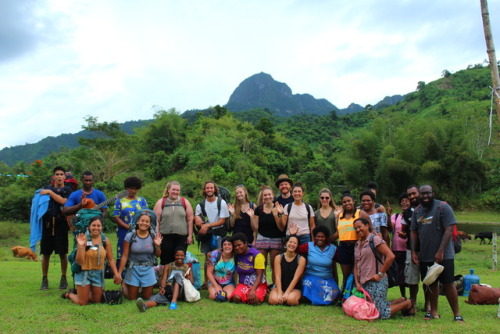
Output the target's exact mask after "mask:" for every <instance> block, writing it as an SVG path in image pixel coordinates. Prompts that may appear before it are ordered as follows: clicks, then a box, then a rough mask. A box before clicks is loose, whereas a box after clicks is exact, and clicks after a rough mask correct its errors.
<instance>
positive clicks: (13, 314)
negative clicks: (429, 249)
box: [0, 222, 500, 334]
mask: <svg viewBox="0 0 500 334" xmlns="http://www.w3.org/2000/svg"><path fill="white" fill-rule="evenodd" d="M28 228H29V227H28V226H27V225H26V224H11V223H5V222H4V223H0V283H1V289H0V314H1V319H2V321H1V323H2V326H1V331H2V332H3V333H33V332H36V333H48V332H50V333H53V332H55V333H77V332H87V333H102V332H111V333H160V332H170V333H193V332H201V333H204V332H205V333H227V332H258V333H275V332H277V333H289V332H299V333H306V332H307V333H348V332H350V333H361V332H362V333H382V332H390V333H426V334H427V333H442V332H446V333H464V332H469V333H498V332H499V328H500V327H499V326H500V319H498V318H497V316H496V314H497V309H498V306H496V305H487V306H475V305H468V304H466V303H465V302H464V300H465V299H466V297H459V299H460V307H461V311H462V314H463V316H464V318H465V321H466V323H465V324H457V323H453V322H452V321H451V318H452V313H451V310H450V308H449V306H448V303H447V301H446V298H445V297H444V296H441V297H440V299H439V306H440V307H439V312H440V314H441V315H442V317H443V318H442V319H440V320H433V321H431V322H426V321H424V320H423V316H424V313H423V311H422V307H423V293H419V298H418V302H417V306H418V309H419V312H418V313H417V316H416V317H414V318H404V317H402V316H399V315H398V316H396V317H395V318H393V319H390V320H384V321H376V322H373V323H368V322H362V321H357V320H354V319H352V318H349V317H347V316H345V315H344V314H343V312H342V309H341V308H339V307H336V306H328V307H317V306H311V305H300V306H298V307H285V306H269V305H267V304H264V305H260V306H248V305H233V304H229V303H225V304H219V303H216V302H213V301H210V300H208V299H207V298H206V291H202V300H200V301H199V302H197V303H194V304H187V303H180V304H179V309H178V310H176V311H170V310H168V309H167V308H166V307H156V308H154V309H150V310H148V311H147V312H146V313H140V312H138V310H137V308H136V306H135V302H134V301H124V303H123V304H122V305H115V306H110V305H105V304H99V305H89V306H83V307H82V306H77V305H74V304H72V303H71V302H70V301H69V300H63V299H61V298H60V295H61V291H59V290H57V288H56V287H57V285H58V282H59V275H60V271H59V263H58V260H57V259H55V257H54V256H53V259H55V261H54V260H52V259H51V265H50V273H49V281H50V286H51V289H50V290H48V291H40V290H39V287H40V282H41V264H40V262H33V261H28V260H26V259H15V258H13V257H12V254H11V251H10V247H12V246H14V245H23V246H26V245H28V238H29V235H28V233H29V231H28ZM13 231H16V232H13ZM5 233H10V234H16V235H17V237H10V238H5ZM109 237H110V238H111V239H112V240H115V238H114V236H112V235H110V234H109ZM491 249H492V248H491V246H490V245H479V240H473V241H468V242H467V243H465V244H464V247H463V250H462V252H461V253H460V254H458V255H457V259H456V263H455V266H456V274H462V275H466V274H467V273H468V269H469V268H474V269H475V270H476V274H477V275H479V276H480V277H481V282H483V283H488V284H491V285H492V286H494V287H500V274H499V273H498V272H494V271H492V261H491ZM189 250H190V251H191V252H193V253H195V254H198V252H197V249H196V247H195V246H190V249H189ZM199 258H200V259H201V256H200V257H199ZM70 283H72V281H71V280H70ZM106 284H107V288H108V289H117V286H116V285H114V284H113V283H112V282H111V280H108V281H107V282H106ZM397 297H399V291H398V289H397V288H393V289H390V290H389V298H390V299H393V298H397Z"/></svg>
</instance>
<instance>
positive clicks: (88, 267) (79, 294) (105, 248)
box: [61, 216, 121, 305]
mask: <svg viewBox="0 0 500 334" xmlns="http://www.w3.org/2000/svg"><path fill="white" fill-rule="evenodd" d="M101 219H102V218H101V216H96V217H94V218H92V219H90V223H89V227H88V231H89V236H90V238H89V239H87V235H85V234H84V233H80V234H79V235H78V236H77V237H76V242H77V251H76V262H77V263H78V264H79V265H80V266H81V267H82V270H81V271H80V272H79V273H76V274H75V277H74V281H75V285H76V291H74V289H71V290H69V291H68V292H65V293H64V294H63V295H62V296H61V297H62V298H68V299H71V300H72V301H73V303H75V304H78V305H87V304H88V303H89V302H92V303H100V302H101V298H102V294H103V287H104V264H105V262H106V260H108V263H109V266H110V267H111V270H112V271H113V273H114V276H115V282H117V283H121V277H120V275H119V274H118V270H116V265H115V261H114V259H113V251H112V249H111V243H109V242H106V243H104V242H103V240H105V236H104V235H103V234H102V220H101ZM103 244H105V245H103Z"/></svg>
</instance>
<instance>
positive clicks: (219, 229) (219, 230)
mask: <svg viewBox="0 0 500 334" xmlns="http://www.w3.org/2000/svg"><path fill="white" fill-rule="evenodd" d="M224 189H225V188H224ZM226 190H227V189H226ZM222 199H223V198H222V197H221V196H218V197H217V216H218V217H220V210H221V207H222ZM205 201H206V200H205V199H204V200H202V201H201V202H200V203H198V204H199V205H200V209H201V215H202V216H203V217H204V219H203V220H204V221H206V220H207V212H206V211H205ZM226 203H228V202H227V201H226ZM195 230H196V240H198V242H201V241H204V240H208V238H211V236H212V234H213V235H217V236H220V237H225V236H226V234H227V233H228V232H229V231H230V230H231V223H230V217H228V218H226V220H225V221H224V224H223V225H220V226H216V227H212V228H210V229H209V230H208V231H207V233H205V234H204V235H199V234H198V228H197V227H196V225H195Z"/></svg>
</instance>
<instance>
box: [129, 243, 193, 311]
mask: <svg viewBox="0 0 500 334" xmlns="http://www.w3.org/2000/svg"><path fill="white" fill-rule="evenodd" d="M185 257H186V252H185V250H184V249H183V248H177V249H176V250H175V261H174V262H171V263H169V264H167V265H166V266H164V267H163V275H162V278H161V283H160V292H159V293H157V294H156V295H154V296H152V297H151V299H149V300H148V301H147V302H144V300H143V299H142V298H137V303H136V304H137V307H138V308H139V311H141V312H145V311H146V310H147V309H148V308H150V307H155V306H158V305H167V304H168V303H169V297H170V298H171V302H170V307H169V309H171V310H177V300H178V299H180V300H183V299H184V295H183V293H182V292H183V290H182V288H183V286H184V285H183V283H182V277H186V278H188V279H189V280H190V281H191V283H193V271H192V270H190V267H189V265H188V264H185V263H184V258H185Z"/></svg>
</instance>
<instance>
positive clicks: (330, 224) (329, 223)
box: [314, 188, 339, 282]
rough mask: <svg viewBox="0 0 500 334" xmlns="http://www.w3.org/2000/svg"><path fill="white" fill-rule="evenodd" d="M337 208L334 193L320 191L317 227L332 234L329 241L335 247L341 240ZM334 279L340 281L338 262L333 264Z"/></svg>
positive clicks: (316, 219) (315, 214)
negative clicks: (339, 239)
mask: <svg viewBox="0 0 500 334" xmlns="http://www.w3.org/2000/svg"><path fill="white" fill-rule="evenodd" d="M336 210H337V206H336V205H335V203H334V202H333V196H332V192H331V191H330V189H328V188H323V189H321V190H320V191H319V208H318V209H317V210H316V211H314V220H315V221H316V226H325V227H326V228H328V231H329V232H330V238H329V239H328V241H329V242H330V243H331V244H334V245H335V246H338V244H337V239H338V238H339V232H338V231H337V217H336ZM332 270H333V278H334V279H335V282H338V281H339V275H338V272H337V261H335V260H334V261H333V263H332Z"/></svg>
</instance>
